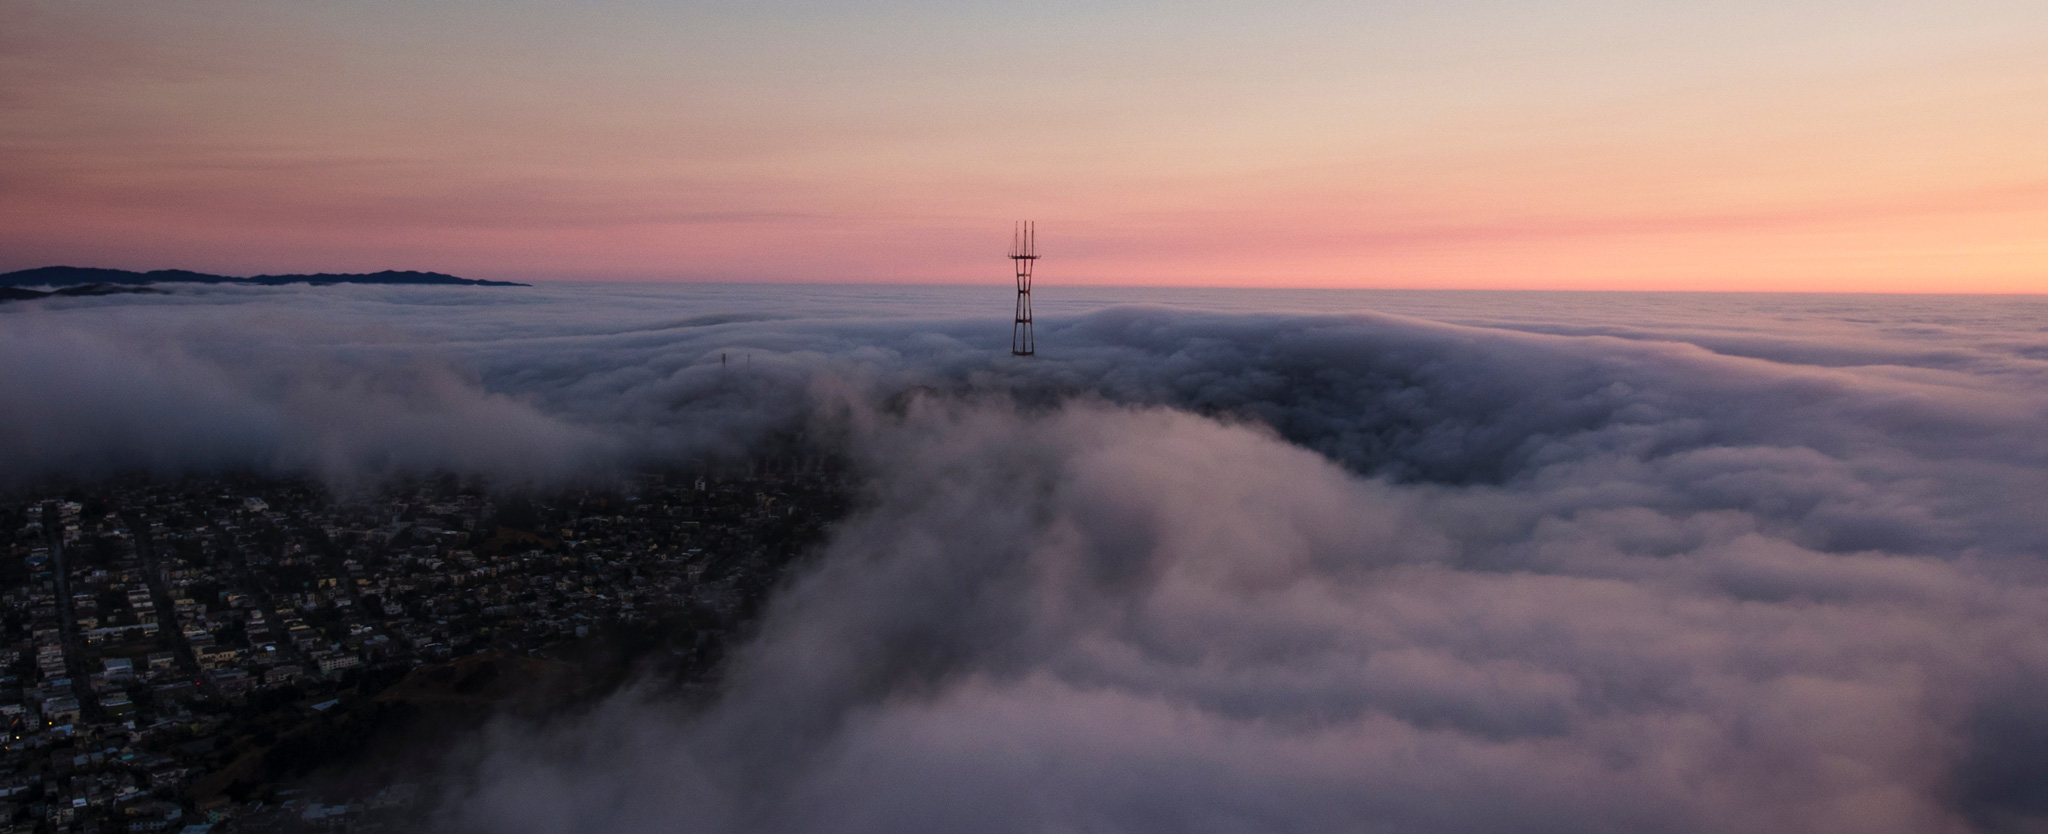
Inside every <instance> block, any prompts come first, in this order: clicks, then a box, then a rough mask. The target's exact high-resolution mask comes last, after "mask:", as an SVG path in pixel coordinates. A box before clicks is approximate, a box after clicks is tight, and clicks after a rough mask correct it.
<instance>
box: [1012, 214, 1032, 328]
mask: <svg viewBox="0 0 2048 834" xmlns="http://www.w3.org/2000/svg"><path fill="white" fill-rule="evenodd" d="M1037 261H1038V228H1037V224H1036V223H1034V222H1032V221H1030V220H1023V221H1019V222H1018V223H1017V228H1016V229H1015V230H1013V231H1011V233H1010V262H1011V263H1014V264H1016V265H1017V323H1016V324H1015V325H1012V326H1011V328H1010V355H1012V356H1030V355H1032V354H1033V353H1037V352H1038V343H1037V341H1036V340H1034V339H1033V338H1032V336H1031V265H1032V264H1033V263H1035V262H1037Z"/></svg>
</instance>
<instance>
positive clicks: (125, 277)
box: [0, 266, 527, 287]
mask: <svg viewBox="0 0 2048 834" xmlns="http://www.w3.org/2000/svg"><path fill="white" fill-rule="evenodd" d="M82 284H247V285H257V286H266V287H271V286H277V285H280V284H313V285H316V286H321V285H327V284H431V285H464V286H472V287H524V286H527V285H526V284H519V283H514V282H512V281H482V280H478V279H475V278H457V277H455V276H453V275H443V274H441V273H439V272H413V271H410V270H406V271H400V270H391V269H387V270H384V271H383V272H368V273H359V274H336V273H325V272H322V273H317V274H313V275H258V276H255V277H253V278H234V277H231V276H227V275H208V274H206V273H204V272H190V271H187V270H183V269H156V270H151V271H149V272H132V271H129V270H126V269H99V268H95V267H85V266H44V267H37V268H35V269H24V270H21V271H18V272H9V273H5V274H0V287H74V286H79V285H82Z"/></svg>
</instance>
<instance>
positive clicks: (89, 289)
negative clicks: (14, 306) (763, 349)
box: [0, 284, 163, 302]
mask: <svg viewBox="0 0 2048 834" xmlns="http://www.w3.org/2000/svg"><path fill="white" fill-rule="evenodd" d="M132 293H151V294H162V293H163V290H153V289H150V288H148V287H133V286H120V285H115V284H79V285H77V286H73V287H64V288H62V289H56V290H48V291H44V290H27V289H22V288H21V287H7V286H0V302H7V301H29V300H31V299H37V298H49V297H50V296H53V295H61V296H81V295H128V294H132Z"/></svg>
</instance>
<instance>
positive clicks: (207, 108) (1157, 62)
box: [0, 0, 2048, 292]
mask: <svg viewBox="0 0 2048 834" xmlns="http://www.w3.org/2000/svg"><path fill="white" fill-rule="evenodd" d="M0 21H4V23H0V269H18V268H25V267H33V266H42V265H48V264H72V265H79V266H113V267H124V268H131V269H150V268H163V267H177V268H187V269H199V270H208V271H216V272H224V273H230V274H251V273H258V272H289V271H312V270H324V271H343V270H373V269H387V268H393V269H430V270H439V271H444V272H452V273H455V274H459V275H463V276H466V277H475V278H508V279H541V280H582V279H588V280H762V281H806V282H810V281H888V282H945V283H970V282H982V281H988V282H994V283H998V284H1000V283H1004V282H1007V281H1008V280H1009V275H1008V272H1007V270H1008V264H1007V263H1006V262H1005V261H1004V260H1003V257H1002V256H1003V254H1004V249H1005V247H1006V246H1007V243H1008V236H1009V229H1010V223H1011V221H1012V220H1014V219H1025V218H1029V219H1035V220H1037V221H1038V224H1039V230H1040V249H1041V254H1043V255H1044V256H1045V260H1044V261H1043V262H1041V265H1040V267H1039V274H1040V280H1041V281H1042V282H1045V283H1048V284H1057V283H1091V284H1172V285H1239V286H1316V287H1443V288H1536V289H1645V290H1666V289H1669V290H1828V291H1835V290H1868V291H1911V292H1922V291H1934V292H1954V291H1970V292H2043V291H2048V3H2044V2H2042V0H1954V1H1953V2H1946V3H1933V2H1928V1H1927V0H1912V2H1902V1H1901V0H1860V1H1859V2H1846V0H1768V2H1767V1H1766V0H1722V2H1702V1H1701V0H1691V1H1690V2H1682V3H1681V2H1669V1H1668V0H1666V1H1665V2H1656V1H1655V0H1651V1H1647V2H1646V1H1644V0H1631V1H1630V2H1623V0H1557V1H1556V2H1526V1H1525V2H1502V1H1500V0H1434V1H1433V2H1423V1H1422V0H1386V1H1385V2H1365V1H1364V0H1348V2H1266V3H1230V4H1226V3H1212V2H1183V3H1119V2H1087V3H1081V2H1065V3H1007V4H986V3H937V2H873V3H858V4H856V3H832V2H816V1H812V2H788V1H787V0H770V2H700V3H683V2H526V1H523V0H519V1H515V0H489V2H483V1H482V0H475V1H474V2H470V1H468V0H452V1H449V2H432V3H419V2H383V1H382V0H337V1H335V2H319V3H309V2H284V1H283V0H273V2H258V0H153V2H142V3H139V2H134V0H120V2H98V1H97V0H64V2H20V0H0Z"/></svg>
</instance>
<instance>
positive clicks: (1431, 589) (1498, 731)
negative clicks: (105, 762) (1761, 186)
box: [0, 287, 2048, 832]
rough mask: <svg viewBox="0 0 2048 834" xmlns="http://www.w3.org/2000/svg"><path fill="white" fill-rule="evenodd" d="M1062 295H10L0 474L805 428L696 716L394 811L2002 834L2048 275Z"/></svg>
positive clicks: (852, 826)
mask: <svg viewBox="0 0 2048 834" xmlns="http://www.w3.org/2000/svg"><path fill="white" fill-rule="evenodd" d="M1080 295H1081V294H1080V293H1078V292H1077V293H1075V294H1074V295H1071V296H1069V297H1068V300H1066V301H1041V303H1040V323H1039V324H1040V332H1039V338H1040V350H1041V354H1040V355H1039V356H1038V357H1036V358H1034V359H1031V360H1016V359H1013V358H1011V357H1009V356H1008V355H1006V353H1005V342H1004V340H1005V339H1006V338H1007V336H1008V332H1007V325H1006V323H1005V322H1003V321H1001V320H1000V316H1001V314H1003V313H1004V312H1005V311H1006V310H1007V305H1008V299H1007V298H1006V297H1005V295H1004V291H1003V290H1002V288H1000V287H999V288H997V289H996V290H995V291H991V292H983V293H977V292H973V291H968V290H945V289H932V290H912V289H900V288H899V289H890V288H874V289H869V290H857V289H850V288H838V289H828V288H795V287H788V288H765V289H763V288H744V289H743V288H724V287H662V288H646V287H537V288H532V289H530V290H525V289H522V290H519V291H518V292H512V291H505V292H492V293H488V294H479V293H474V292H469V291H465V290H462V289H444V288H410V287H408V288H391V287H331V288H324V289H319V290H311V289H300V288H279V289H257V288H243V287H229V288H207V289H200V290H195V291H179V292H175V293H172V294H171V295H168V296H119V297H104V298H80V299H65V300H61V301H59V300H51V301H34V302H24V303H21V304H17V305H14V306H13V307H11V308H9V309H6V310H4V311H0V348H4V350H5V351H6V354H7V355H8V356H9V357H10V361H9V362H8V363H6V364H5V365H4V366H0V388H4V390H6V391H8V392H9V394H10V396H8V397H7V398H5V400H4V404H0V432H4V433H0V464H4V466H5V469H6V471H7V472H8V473H9V474H10V476H11V477H13V478H15V479H16V480H17V481H21V480H26V479H33V478H37V477H41V476H45V475H49V474H54V473H65V472H81V471H82V472H113V471H119V470H123V469H129V468H133V467H138V466H140V467H147V468H153V469H156V470H158V471H165V472H173V471H185V470H191V469H204V468H210V467H222V466H241V467H257V468H268V469H275V470H278V471H308V472H313V473H316V474H318V475H320V476H322V477H324V478H327V479H329V480H331V481H334V482H337V483H344V484H345V483H351V482H360V481H364V480H369V479H375V478H378V477H382V476H385V475H390V474H400V473H409V472H422V471H433V470H441V469H450V470H456V471H462V472H468V473H475V474H481V475H488V476H490V477H493V478H497V479H501V480H506V481H513V482H518V481H525V482H533V483H560V482H567V481H574V480H577V479H602V478H605V477H608V476H609V475H610V474H611V473H616V472H620V471H625V470H627V469H630V468H632V467H635V466H639V465H642V464H647V463H658V462H662V461H670V460H678V459H687V458H691V457H699V456H704V455H708V454H715V453H718V452H719V451H720V450H730V449H734V448H743V447H744V446H745V445H746V444H750V443H754V442H758V441H760V440H761V439H763V438H766V437H769V436H771V435H774V434H777V433H780V432H785V431H789V430H803V431H806V432H807V433H808V434H809V435H810V436H812V437H814V438H829V439H831V442H835V443H843V444H844V448H845V452H846V453H847V454H848V455H849V456H850V457H851V458H852V459H853V460H854V461H856V464H857V470H858V471H859V472H860V473H861V476H862V478H863V487H862V490H863V495H862V500H861V503H860V506H861V507H862V509H861V510H859V511H858V512H856V513H855V515H853V516H852V517H850V518H848V519H846V520H845V521H844V522H843V524H842V525H841V527H840V528H839V529H838V530H837V531H836V532H835V534H834V535H833V536H832V538H831V540H830V541H829V543H828V544H827V545H826V552H825V553H823V554H821V558H819V559H817V560H815V562H814V563H813V567H812V568H811V569H809V572H808V573H806V574H805V575H803V576H801V577H799V578H798V579H797V580H796V581H795V582H794V583H793V585H792V586H791V587H790V588H789V589H788V590H787V591H786V592H785V593H784V594H783V595H782V596H780V597H779V598H777V599H776V600H774V601H773V602H772V603H771V606H770V609H769V613H768V614H767V615H766V618H765V620H764V621H763V624H762V633H761V634H760V636H759V637H758V638H757V639H756V641H755V642H754V643H753V644H752V645H751V646H749V647H747V648H746V649H745V650H744V652H743V655H742V658H743V660H742V662H741V663H740V664H739V666H738V667H737V668H736V669H735V670H734V671H733V673H732V675H731V676H730V678H729V680H727V681H726V683H725V686H726V689H725V691H724V694H723V695H722V696H721V698H720V699H719V701H718V702H717V703H716V704H715V705H713V706H712V707H710V708H709V709H708V710H707V711H705V712H702V713H699V714H690V715H685V714H683V713H682V712H681V711H680V710H678V709H677V708H675V707H673V706H671V705H670V703H669V702H668V701H667V699H666V698H665V697H664V693H662V692H660V691H650V690H647V689H642V690H639V691H637V692H635V693H634V694H632V695H631V696H627V697H622V698H619V699H615V700H614V701H612V702H610V703H607V704H605V705H603V706H602V707H601V708H599V709H597V710H596V711H594V712H593V713H592V714H590V715H588V716H584V717H580V718H575V719H572V720H565V721H561V722H557V723H556V724H553V725H550V726H549V727H547V728H540V729H536V728H531V727H517V726H506V727H502V728H500V729H499V730H498V731H497V732H496V733H495V734H493V735H492V736H491V737H490V738H489V739H487V740H485V741H483V742H480V746H479V748H478V751H477V754H476V761H477V767H476V770H475V772H474V773H473V774H471V775H470V777H469V779H468V781H467V782H466V785H467V787H466V788H465V789H464V790H463V791H461V792H460V793H459V795H457V796H455V797H452V798H451V799H450V800H449V802H448V803H447V804H446V806H445V807H444V808H443V810H442V812H441V815H440V817H439V818H438V819H437V820H436V823H435V827H436V828H437V829H439V830H458V831H494V832H571V831H574V832H599V831H617V832H652V831H705V832H741V831H770V832H779V831H789V832H798V831H834V832H846V831H856V832H858V831H874V832H883V831H889V832H904V831H935V832H936V831H1020V832H1021V831H1034V832H1036V831H1131V832H1151V831H1159V832H1168V831H1174V832H1179V831H1218V832H1221V831H1276V830H1277V831H1380V830H1384V831H1422V832H1468V831H1471V832H1477V831H1497V830H1511V831H1523V832H1548V831H1556V832H1585V831H1627V832H1644V831H1672V832H1694V831H1697V832H1814V831H1819V832H1948V831H1953V832H1968V831H1987V832H1988V831H2030V830H2041V828H2042V826H2044V825H2048V700H2044V699H2043V698H2041V696H2040V693H2041V692H2042V691H2044V684H2048V562H2044V559H2043V554H2044V553H2048V513H2042V512H2040V510H2039V507H2040V502H2041V496H2042V495H2044V494H2048V448H2044V446H2043V444H2042V443H2041V441H2040V438H2042V437H2048V336H2044V334H2043V331H2042V330H2041V329H2040V326H2039V325H2038V324H2037V322H2038V321H2040V320H2041V314H2042V313H2043V312H2048V303H2044V302H2043V301H2041V300H2037V299H2012V298H2007V299H1963V298H1948V299H1940V298H1936V299H1908V298H1878V297H1871V298H1858V297H1741V296H1721V297H1712V296H1704V297H1688V296H1618V295H1617V296H1569V295H1561V294H1560V295H1528V296H1515V295H1508V294H1477V293H1473V294H1460V293H1358V294H1345V293H1328V294H1321V295H1304V294H1286V293H1264V294H1261V293H1241V294H1236V295H1232V294H1228V293H1213V292H1211V293H1200V292H1187V293H1179V294H1174V293H1161V294H1154V295H1152V296H1150V297H1141V296H1139V295H1138V294H1137V293H1134V292H1133V293H1127V294H1119V293H1118V292H1115V291H1098V292H1096V293H1094V294H1093V295H1092V296H1090V297H1087V298H1080V297H1079V296H1080ZM1126 302H1150V303H1149V305H1146V304H1142V303H1141V304H1137V305H1134V304H1130V303H1126ZM1375 309H1377V310H1378V312H1375V311H1374V310H1375ZM1347 310H1348V312H1347ZM1332 311H1336V312H1332ZM990 313H994V314H996V315H995V316H991V315H990ZM721 357H723V361H721Z"/></svg>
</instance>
